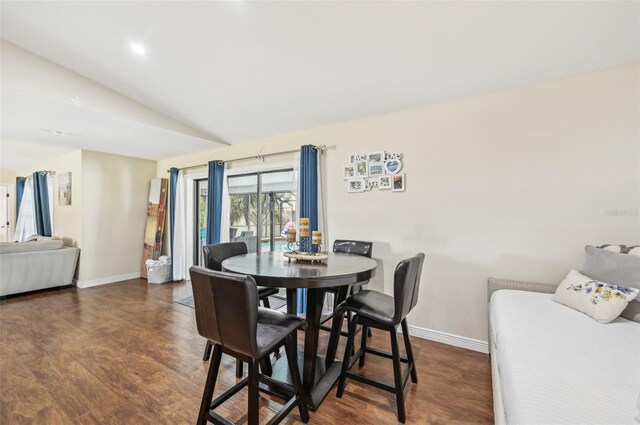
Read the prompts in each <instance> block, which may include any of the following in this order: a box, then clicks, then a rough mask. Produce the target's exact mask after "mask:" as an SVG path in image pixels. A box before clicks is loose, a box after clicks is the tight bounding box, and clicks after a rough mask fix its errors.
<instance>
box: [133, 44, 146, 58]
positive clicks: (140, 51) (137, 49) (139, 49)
mask: <svg viewBox="0 0 640 425" xmlns="http://www.w3.org/2000/svg"><path fill="white" fill-rule="evenodd" d="M129 47H131V50H132V51H133V53H135V54H136V55H140V56H143V55H145V54H146V53H147V49H145V48H144V46H143V45H142V44H140V43H136V42H135V41H134V42H132V43H131V44H129Z"/></svg>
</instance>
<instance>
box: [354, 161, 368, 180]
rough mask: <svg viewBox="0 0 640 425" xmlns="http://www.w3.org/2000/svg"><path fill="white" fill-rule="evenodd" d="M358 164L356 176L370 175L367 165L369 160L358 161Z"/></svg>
mask: <svg viewBox="0 0 640 425" xmlns="http://www.w3.org/2000/svg"><path fill="white" fill-rule="evenodd" d="M355 164H356V177H358V178H361V177H368V176H369V169H368V167H367V161H358V162H356V163H355Z"/></svg>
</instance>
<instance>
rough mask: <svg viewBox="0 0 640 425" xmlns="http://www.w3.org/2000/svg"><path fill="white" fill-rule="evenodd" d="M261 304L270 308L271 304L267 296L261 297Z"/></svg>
mask: <svg viewBox="0 0 640 425" xmlns="http://www.w3.org/2000/svg"><path fill="white" fill-rule="evenodd" d="M261 301H262V305H263V306H264V308H271V304H270V303H269V297H264V298H262V300H261Z"/></svg>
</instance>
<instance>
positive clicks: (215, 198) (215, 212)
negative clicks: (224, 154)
mask: <svg viewBox="0 0 640 425" xmlns="http://www.w3.org/2000/svg"><path fill="white" fill-rule="evenodd" d="M223 181H224V162H222V161H215V160H214V161H209V180H208V182H207V244H213V243H220V234H221V233H220V230H221V229H220V226H221V225H222V183H223Z"/></svg>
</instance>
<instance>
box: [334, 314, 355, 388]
mask: <svg viewBox="0 0 640 425" xmlns="http://www.w3.org/2000/svg"><path fill="white" fill-rule="evenodd" d="M357 323H358V316H357V315H355V316H354V317H353V318H352V319H351V321H350V322H349V337H348V338H347V347H346V348H345V349H344V360H343V361H342V370H341V372H340V380H339V381H338V391H337V392H336V397H338V398H342V395H343V394H344V386H345V380H346V377H347V376H346V375H347V370H349V363H350V362H351V351H352V350H353V340H354V339H355V337H356V325H357Z"/></svg>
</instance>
